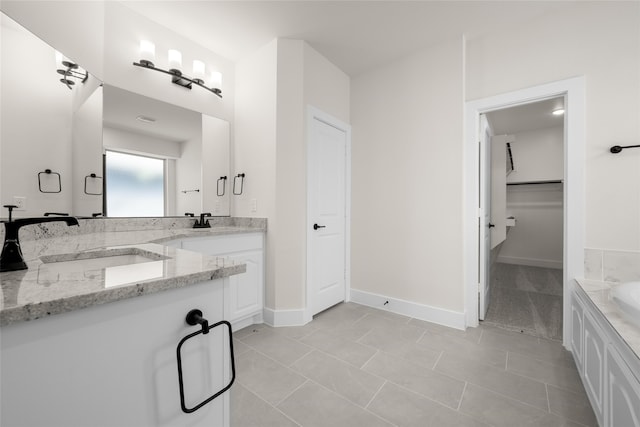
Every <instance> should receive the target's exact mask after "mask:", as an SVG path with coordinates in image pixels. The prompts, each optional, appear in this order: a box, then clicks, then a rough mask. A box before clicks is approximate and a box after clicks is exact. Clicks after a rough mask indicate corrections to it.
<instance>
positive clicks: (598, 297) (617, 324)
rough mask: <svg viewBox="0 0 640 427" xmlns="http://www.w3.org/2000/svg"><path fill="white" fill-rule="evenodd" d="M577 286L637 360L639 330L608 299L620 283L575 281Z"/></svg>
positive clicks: (639, 356)
mask: <svg viewBox="0 0 640 427" xmlns="http://www.w3.org/2000/svg"><path fill="white" fill-rule="evenodd" d="M576 282H577V283H578V285H579V286H580V287H581V288H582V290H583V291H584V292H585V293H586V294H587V296H588V297H589V298H590V299H591V301H592V302H593V304H594V305H595V306H596V307H597V308H598V310H600V312H601V313H602V315H603V316H604V318H605V319H606V320H607V321H608V322H609V324H610V325H611V326H612V327H613V329H614V330H615V331H616V332H617V333H618V335H619V336H620V337H621V338H622V339H623V340H624V341H625V342H626V343H627V345H628V346H629V348H631V350H633V352H634V353H635V354H636V356H637V357H638V358H640V328H639V327H638V326H636V325H635V324H633V323H631V322H630V321H629V320H627V318H626V316H625V315H624V314H622V312H621V311H620V309H618V307H617V306H616V304H615V303H614V302H612V301H611V300H610V299H609V293H610V291H611V289H613V288H614V287H615V286H618V285H620V283H613V282H601V281H596V280H586V279H576Z"/></svg>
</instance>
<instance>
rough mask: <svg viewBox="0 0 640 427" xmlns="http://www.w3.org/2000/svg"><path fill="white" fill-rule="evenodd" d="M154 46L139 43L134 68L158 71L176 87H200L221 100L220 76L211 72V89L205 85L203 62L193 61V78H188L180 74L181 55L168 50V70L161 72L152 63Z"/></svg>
mask: <svg viewBox="0 0 640 427" xmlns="http://www.w3.org/2000/svg"><path fill="white" fill-rule="evenodd" d="M155 51H156V48H155V45H154V44H153V43H152V42H150V41H148V40H142V41H140V56H141V57H142V59H140V62H134V63H133V65H135V66H136V67H142V68H146V69H148V70H155V71H160V72H161V73H165V74H169V75H170V76H171V82H172V83H175V84H177V85H180V86H182V87H184V88H187V89H191V88H192V87H193V85H196V86H200V87H201V88H203V89H206V90H208V91H209V92H212V93H214V94H215V95H217V96H218V97H220V98H222V90H221V89H220V87H221V86H222V84H221V83H222V74H220V73H218V72H215V71H214V72H213V74H212V80H211V87H208V86H206V85H205V81H204V77H205V65H204V62H202V61H198V60H195V61H193V75H194V77H193V78H191V77H188V76H186V75H184V74H183V73H182V70H181V68H182V54H181V53H180V51H178V50H175V49H170V50H169V52H168V62H169V70H163V69H162V68H159V67H156V66H155V65H154V63H153V61H154V60H155Z"/></svg>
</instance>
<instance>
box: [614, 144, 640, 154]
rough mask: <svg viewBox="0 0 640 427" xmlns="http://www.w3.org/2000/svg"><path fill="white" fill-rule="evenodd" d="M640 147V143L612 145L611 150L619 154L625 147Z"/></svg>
mask: <svg viewBox="0 0 640 427" xmlns="http://www.w3.org/2000/svg"><path fill="white" fill-rule="evenodd" d="M638 147H640V145H623V146H620V145H614V146H613V147H611V148H610V149H609V151H611V152H612V153H613V154H618V153H619V152H621V151H622V150H624V149H625V148H638Z"/></svg>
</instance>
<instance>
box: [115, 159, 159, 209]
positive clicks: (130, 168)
mask: <svg viewBox="0 0 640 427" xmlns="http://www.w3.org/2000/svg"><path fill="white" fill-rule="evenodd" d="M105 164H106V176H107V181H106V182H107V192H106V194H107V215H108V216H112V217H130V216H139V217H149V216H164V214H165V210H164V208H165V185H164V182H165V170H166V168H165V160H163V159H156V158H153V157H145V156H139V155H135V154H127V153H119V152H117V151H109V150H107V151H106V162H105Z"/></svg>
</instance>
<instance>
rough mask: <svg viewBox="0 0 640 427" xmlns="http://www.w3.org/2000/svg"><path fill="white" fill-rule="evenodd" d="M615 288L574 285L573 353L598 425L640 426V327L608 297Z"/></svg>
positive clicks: (586, 282)
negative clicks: (629, 319) (630, 320)
mask: <svg viewBox="0 0 640 427" xmlns="http://www.w3.org/2000/svg"><path fill="white" fill-rule="evenodd" d="M615 286H620V285H616V284H612V283H606V282H597V281H589V280H578V281H575V282H574V283H573V286H572V287H573V290H572V293H571V318H572V321H571V333H570V336H571V351H572V352H573V356H574V359H575V362H576V366H577V367H578V371H579V372H580V376H581V377H582V383H583V385H584V387H585V390H586V392H587V395H588V396H589V400H590V401H591V406H592V407H593V410H594V413H595V414H596V418H597V419H598V424H599V425H600V426H606V427H630V426H640V359H639V356H640V328H638V326H636V325H635V324H633V323H631V322H629V321H628V319H627V318H626V317H625V316H624V315H623V314H622V313H621V311H620V310H619V309H618V308H617V307H616V306H615V305H614V304H613V303H612V301H611V300H610V298H609V293H610V291H611V289H612V287H615Z"/></svg>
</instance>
